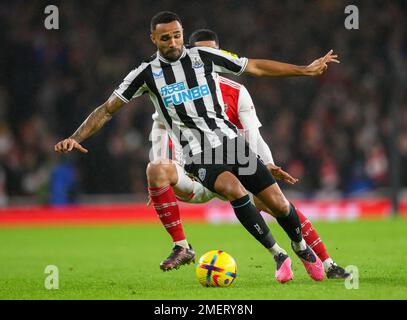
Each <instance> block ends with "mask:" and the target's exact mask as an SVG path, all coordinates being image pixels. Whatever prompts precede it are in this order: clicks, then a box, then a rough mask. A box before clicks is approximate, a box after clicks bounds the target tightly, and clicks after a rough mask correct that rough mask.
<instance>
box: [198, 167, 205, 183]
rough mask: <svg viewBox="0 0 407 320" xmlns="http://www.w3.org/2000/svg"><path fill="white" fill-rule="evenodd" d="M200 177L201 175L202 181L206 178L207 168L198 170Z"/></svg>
mask: <svg viewBox="0 0 407 320" xmlns="http://www.w3.org/2000/svg"><path fill="white" fill-rule="evenodd" d="M198 177H199V180H201V181H204V180H205V177H206V169H205V168H200V169H199V170H198Z"/></svg>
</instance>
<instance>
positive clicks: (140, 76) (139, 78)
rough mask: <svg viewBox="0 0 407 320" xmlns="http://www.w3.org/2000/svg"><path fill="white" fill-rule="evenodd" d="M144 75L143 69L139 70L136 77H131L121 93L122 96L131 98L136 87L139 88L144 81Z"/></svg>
mask: <svg viewBox="0 0 407 320" xmlns="http://www.w3.org/2000/svg"><path fill="white" fill-rule="evenodd" d="M144 75H145V69H144V70H143V71H141V72H140V73H139V74H138V75H137V77H135V78H134V79H133V81H132V82H130V84H129V86H128V87H127V89H126V90H124V92H123V93H122V96H123V97H125V98H126V99H127V100H129V101H130V100H131V98H132V97H133V96H134V94H135V93H136V92H137V90H138V89H140V88H141V86H142V85H143V84H144V83H145V80H144Z"/></svg>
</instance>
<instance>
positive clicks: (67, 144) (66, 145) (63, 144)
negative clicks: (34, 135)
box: [54, 138, 88, 153]
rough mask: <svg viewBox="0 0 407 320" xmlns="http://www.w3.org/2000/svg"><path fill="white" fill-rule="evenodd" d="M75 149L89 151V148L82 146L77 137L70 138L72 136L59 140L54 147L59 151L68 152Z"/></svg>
mask: <svg viewBox="0 0 407 320" xmlns="http://www.w3.org/2000/svg"><path fill="white" fill-rule="evenodd" d="M73 149H77V150H79V151H80V152H83V153H88V150H87V149H85V148H84V147H82V146H81V145H80V144H79V143H78V142H76V140H75V139H70V138H69V139H64V140H62V141H60V142H58V143H57V144H56V145H55V147H54V150H55V151H56V152H59V153H62V152H63V153H68V152H70V151H72V150H73Z"/></svg>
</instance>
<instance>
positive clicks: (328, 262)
mask: <svg viewBox="0 0 407 320" xmlns="http://www.w3.org/2000/svg"><path fill="white" fill-rule="evenodd" d="M322 263H323V264H324V270H325V272H327V271H328V270H329V268H330V267H331V266H332V265H335V264H336V263H335V261H333V260H332V259H331V258H328V259H326V260H324V261H323V262H322Z"/></svg>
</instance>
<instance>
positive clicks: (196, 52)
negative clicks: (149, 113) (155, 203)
mask: <svg viewBox="0 0 407 320" xmlns="http://www.w3.org/2000/svg"><path fill="white" fill-rule="evenodd" d="M247 62H248V59H247V58H239V57H237V56H236V55H234V54H231V53H229V52H226V51H223V50H216V49H212V48H207V47H190V48H186V47H184V48H183V53H182V55H181V57H180V58H179V59H178V60H177V61H168V60H166V59H165V58H164V57H163V56H161V55H160V53H159V52H157V53H156V54H155V55H153V56H152V57H151V58H150V59H148V60H146V61H144V62H143V63H141V65H140V66H139V67H137V68H136V69H134V70H132V71H131V72H130V73H129V74H128V75H127V76H126V78H125V79H124V80H123V82H122V83H121V84H120V86H119V87H118V88H117V89H116V90H115V91H114V94H115V95H116V96H117V97H119V98H120V99H121V100H123V101H124V102H126V103H127V102H129V101H130V100H131V99H133V98H136V97H139V96H141V95H142V94H144V93H148V94H149V96H150V99H151V101H152V102H153V104H154V107H155V109H156V111H157V112H158V114H159V115H160V117H161V118H162V119H164V125H165V126H166V129H167V131H168V132H169V135H170V137H171V139H172V140H174V141H177V142H179V143H180V145H181V146H182V148H183V153H184V155H196V154H198V153H200V152H202V151H203V150H206V149H209V148H216V147H218V146H220V145H221V144H222V140H223V138H225V137H227V138H229V139H233V138H235V137H237V135H238V130H237V129H236V127H235V126H234V125H233V124H232V123H231V122H230V121H229V120H228V117H227V116H226V114H225V112H224V108H223V99H222V93H221V91H220V87H219V82H218V81H217V73H218V72H219V73H233V74H236V75H240V74H241V73H242V72H243V71H244V70H245V68H246V65H247Z"/></svg>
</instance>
